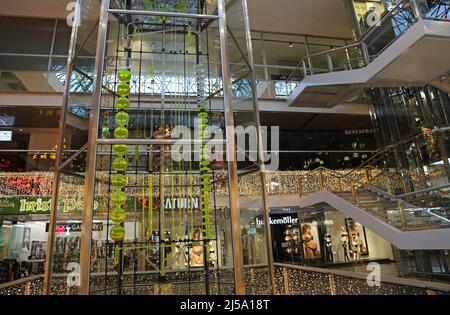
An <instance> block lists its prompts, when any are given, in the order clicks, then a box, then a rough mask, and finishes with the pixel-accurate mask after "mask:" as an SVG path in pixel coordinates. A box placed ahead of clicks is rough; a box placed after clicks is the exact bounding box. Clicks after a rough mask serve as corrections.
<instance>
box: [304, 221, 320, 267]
mask: <svg viewBox="0 0 450 315" xmlns="http://www.w3.org/2000/svg"><path fill="white" fill-rule="evenodd" d="M301 233H302V236H301V240H302V244H303V253H304V255H305V259H315V258H320V257H321V252H320V244H319V233H318V230H317V222H315V221H313V222H304V223H302V224H301Z"/></svg>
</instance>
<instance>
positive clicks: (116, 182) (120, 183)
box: [111, 174, 128, 189]
mask: <svg viewBox="0 0 450 315" xmlns="http://www.w3.org/2000/svg"><path fill="white" fill-rule="evenodd" d="M111 182H112V185H113V187H114V188H117V189H121V188H123V187H125V186H126V185H127V184H128V179H127V177H126V176H125V175H123V174H116V175H114V176H113V177H112V181H111Z"/></svg>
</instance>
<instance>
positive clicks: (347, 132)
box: [344, 128, 376, 135]
mask: <svg viewBox="0 0 450 315" xmlns="http://www.w3.org/2000/svg"><path fill="white" fill-rule="evenodd" d="M375 132H376V129H375V128H365V129H352V130H345V131H344V133H345V135H369V134H374V133H375Z"/></svg>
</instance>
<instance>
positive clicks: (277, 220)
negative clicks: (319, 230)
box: [256, 215, 298, 227]
mask: <svg viewBox="0 0 450 315" xmlns="http://www.w3.org/2000/svg"><path fill="white" fill-rule="evenodd" d="M297 223H298V218H295V217H294V216H292V215H285V216H281V217H280V216H270V225H290V224H297ZM263 225H264V221H263V219H262V217H261V218H256V226H257V227H261V226H263Z"/></svg>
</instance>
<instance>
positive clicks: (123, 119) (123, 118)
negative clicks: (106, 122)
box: [115, 111, 130, 126]
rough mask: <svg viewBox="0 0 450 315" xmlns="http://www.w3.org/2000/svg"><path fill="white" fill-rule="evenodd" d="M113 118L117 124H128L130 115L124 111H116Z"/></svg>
mask: <svg viewBox="0 0 450 315" xmlns="http://www.w3.org/2000/svg"><path fill="white" fill-rule="evenodd" d="M115 118H116V124H118V125H119V126H124V125H126V124H128V122H129V121H130V116H128V114H127V113H125V112H124V111H120V112H118V113H117V114H116V117H115Z"/></svg>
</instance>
